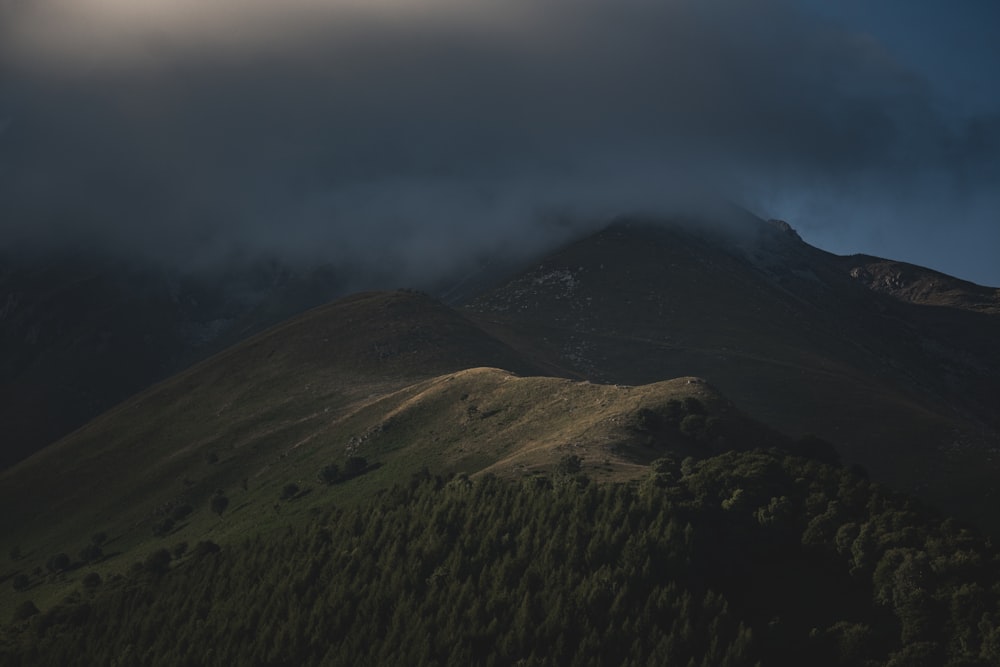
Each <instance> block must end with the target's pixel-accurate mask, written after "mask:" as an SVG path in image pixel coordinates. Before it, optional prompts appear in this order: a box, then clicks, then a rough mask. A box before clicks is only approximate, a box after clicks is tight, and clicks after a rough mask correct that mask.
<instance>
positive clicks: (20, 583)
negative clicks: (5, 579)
mask: <svg viewBox="0 0 1000 667" xmlns="http://www.w3.org/2000/svg"><path fill="white" fill-rule="evenodd" d="M11 584H12V585H13V586H14V590H15V591H23V590H26V589H27V588H28V586H30V585H31V579H29V578H28V575H26V574H23V573H22V574H16V575H14V581H12V582H11Z"/></svg>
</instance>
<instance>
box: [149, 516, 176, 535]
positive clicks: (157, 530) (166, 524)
mask: <svg viewBox="0 0 1000 667" xmlns="http://www.w3.org/2000/svg"><path fill="white" fill-rule="evenodd" d="M173 529H174V520H173V519H171V518H169V517H168V518H166V519H164V520H163V521H160V522H159V523H157V524H156V525H154V526H153V535H156V536H157V537H163V536H164V535H169V534H170V531H172V530H173Z"/></svg>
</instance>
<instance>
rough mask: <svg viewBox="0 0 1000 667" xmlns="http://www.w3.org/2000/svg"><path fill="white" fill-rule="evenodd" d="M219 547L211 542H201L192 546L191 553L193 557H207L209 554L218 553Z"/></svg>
mask: <svg viewBox="0 0 1000 667" xmlns="http://www.w3.org/2000/svg"><path fill="white" fill-rule="evenodd" d="M221 550H222V549H221V547H219V545H218V544H216V543H215V542H212V541H211V540H203V541H201V542H199V543H198V544H196V545H194V551H193V552H192V553H193V554H194V556H195V557H197V558H201V557H202V556H208V555H209V554H215V553H219V552H220V551H221Z"/></svg>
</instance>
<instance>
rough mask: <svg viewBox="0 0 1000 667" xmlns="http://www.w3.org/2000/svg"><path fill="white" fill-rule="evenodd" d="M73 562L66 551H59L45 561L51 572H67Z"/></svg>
mask: <svg viewBox="0 0 1000 667" xmlns="http://www.w3.org/2000/svg"><path fill="white" fill-rule="evenodd" d="M71 564H72V563H71V561H70V559H69V556H67V555H66V554H64V553H59V554H56V555H55V556H53V557H52V558H50V559H49V560H48V561H47V562H46V563H45V567H46V568H48V570H49V572H65V571H66V570H68V569H69V566H70V565H71Z"/></svg>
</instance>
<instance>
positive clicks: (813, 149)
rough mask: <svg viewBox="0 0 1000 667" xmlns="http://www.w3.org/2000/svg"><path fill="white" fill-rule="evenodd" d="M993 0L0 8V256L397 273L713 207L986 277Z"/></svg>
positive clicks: (990, 238) (484, 0) (993, 236)
mask: <svg viewBox="0 0 1000 667" xmlns="http://www.w3.org/2000/svg"><path fill="white" fill-rule="evenodd" d="M996 26H1000V3H997V2H995V1H994V0H951V1H950V2H945V1H943V0H926V1H924V2H920V3H915V2H906V1H904V0H880V2H878V3H875V2H864V1H862V0H841V1H839V2H820V1H819V0H799V1H792V0H787V1H784V0H759V1H757V2H752V3H751V2H745V1H743V0H658V1H657V0H503V1H500V0H420V1H419V2H417V1H414V0H284V1H283V2H280V3H276V2H271V1H266V0H213V1H212V2H205V1H204V0H170V1H166V0H144V2H141V3H137V2H134V1H129V0H0V246H5V247H13V248H19V247H24V248H28V247H30V248H36V249H37V248H39V247H51V246H58V245H60V244H66V243H86V244H88V245H90V246H94V247H98V248H103V249H106V250H108V251H110V252H116V253H121V254H123V255H126V256H129V257H135V258H137V259H139V260H141V261H149V262H167V263H174V264H183V265H188V266H199V265H204V264H212V263H216V262H219V261H222V260H224V259H232V258H238V257H241V258H246V257H253V256H257V255H261V254H271V255H275V256H278V257H281V258H285V259H287V260H289V261H302V262H324V263H332V264H334V265H337V266H343V267H346V268H347V269H353V270H357V271H359V272H364V271H366V270H370V269H372V268H373V267H377V268H379V270H381V271H382V272H383V273H384V271H386V270H389V271H391V272H392V274H393V276H394V277H395V278H397V280H398V281H399V282H400V284H404V282H405V281H408V280H413V281H416V280H420V279H421V278H422V277H423V278H425V277H426V276H427V275H428V273H431V274H433V273H434V272H435V271H443V270H444V269H445V268H448V267H453V266H454V265H455V264H456V263H457V262H458V261H459V260H458V259H457V258H466V259H467V258H471V257H478V256H481V255H483V254H490V253H518V252H520V253H528V252H535V251H537V250H538V249H540V248H544V247H546V246H547V245H551V244H553V243H557V242H559V241H561V240H564V239H565V238H567V236H568V235H571V234H573V233H580V231H582V230H586V229H589V228H593V227H594V226H597V225H600V224H602V223H603V222H606V221H608V220H609V219H611V218H613V217H614V216H617V215H628V214H633V213H642V214H647V215H648V214H654V215H664V216H669V215H673V214H676V213H677V212H678V211H682V210H685V207H687V206H689V202H690V201H693V200H695V199H698V198H700V197H703V196H706V195H707V196H709V197H713V198H722V199H726V200H729V201H733V202H736V203H738V204H740V205H742V206H745V207H746V208H747V209H749V210H750V211H752V212H754V213H755V214H757V215H760V216H762V217H765V218H766V217H777V218H781V219H784V220H786V221H788V222H789V223H790V224H791V225H792V226H793V227H795V228H796V229H797V230H798V231H799V233H800V234H801V235H802V237H803V238H804V239H805V240H806V241H808V242H810V243H812V244H814V245H817V246H819V247H821V248H824V249H826V250H829V251H831V252H836V253H838V254H851V253H868V254H874V255H879V256H884V257H889V258H892V259H899V260H904V261H910V262H914V263H917V264H921V265H924V266H929V267H931V268H935V269H938V270H941V271H944V272H946V273H950V274H952V275H956V276H959V277H962V278H966V279H969V280H973V281H976V282H979V283H983V284H990V285H993V286H1000V259H998V258H1000V187H998V185H1000V90H998V89H1000V86H998V85H997V82H996V73H997V72H1000V53H998V49H997V47H996V46H994V45H993V41H995V40H993V39H991V33H992V32H995V27H996Z"/></svg>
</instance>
